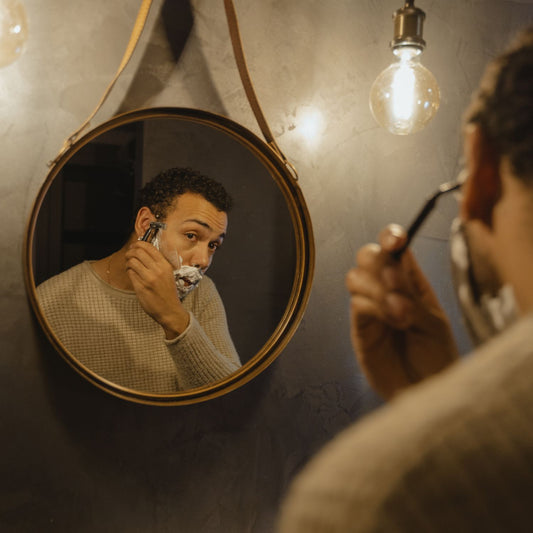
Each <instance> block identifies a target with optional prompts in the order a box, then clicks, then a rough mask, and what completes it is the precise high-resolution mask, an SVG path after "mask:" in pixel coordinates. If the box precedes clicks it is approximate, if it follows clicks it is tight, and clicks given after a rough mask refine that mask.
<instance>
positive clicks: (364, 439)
mask: <svg viewBox="0 0 533 533" xmlns="http://www.w3.org/2000/svg"><path fill="white" fill-rule="evenodd" d="M464 135H465V158H466V169H465V175H466V181H465V182H464V185H463V186H462V188H461V189H462V190H461V192H462V199H461V207H460V217H459V220H458V221H456V223H454V227H453V232H452V238H451V250H452V264H453V266H454V279H455V281H456V284H457V288H458V296H459V301H460V303H461V307H462V308H463V311H464V314H465V319H466V323H467V325H468V327H469V329H470V331H471V333H472V334H473V338H474V341H475V342H476V343H478V344H479V346H478V348H477V349H476V350H475V351H474V352H473V353H472V354H471V355H470V356H468V357H466V358H465V359H464V360H461V361H460V362H458V361H457V358H458V356H457V350H456V347H455V343H454V340H453V338H452V333H451V330H450V326H449V323H448V320H447V319H446V317H445V315H444V312H443V310H442V308H441V307H440V305H439V303H438V302H437V299H436V297H435V295H434V293H433V291H432V289H431V287H430V286H429V284H428V282H427V280H426V279H425V278H424V276H423V274H422V273H421V271H420V270H419V268H418V266H417V264H416V262H415V260H414V258H413V256H412V255H411V253H410V251H409V250H406V252H405V253H404V254H403V255H402V256H401V258H400V259H397V258H394V251H397V250H399V249H401V247H402V245H403V244H404V243H405V239H406V234H405V232H404V231H403V230H402V229H401V228H399V227H398V226H390V227H388V228H386V229H385V230H384V231H383V232H382V234H381V235H380V238H379V245H378V244H370V245H367V246H364V247H363V248H361V249H360V250H359V252H358V254H357V267H356V268H354V269H352V270H351V271H350V272H349V273H348V275H347V278H346V283H347V287H348V290H349V291H350V293H351V318H352V341H353V345H354V349H355V352H356V354H357V358H358V361H359V364H360V367H361V368H362V370H363V371H364V372H365V374H366V376H367V378H368V380H369V382H370V383H371V384H372V386H373V387H374V388H375V389H376V390H377V391H378V392H379V393H380V394H381V395H382V396H383V397H384V398H385V399H386V400H388V401H389V403H388V404H387V405H386V406H385V407H383V408H382V409H380V410H378V411H377V412H376V413H374V414H372V415H370V416H368V417H366V419H364V420H363V421H362V422H360V423H357V424H356V425H354V426H353V427H352V428H350V429H348V430H346V431H345V432H344V433H343V434H341V435H340V436H339V437H338V438H336V439H335V440H334V441H333V442H332V443H331V444H329V445H328V446H326V448H325V449H324V450H323V451H322V452H321V453H320V454H319V455H318V456H317V458H316V459H314V460H313V461H311V463H310V464H309V466H308V467H307V468H306V469H305V470H304V472H303V473H302V474H301V475H300V476H299V477H298V478H297V480H296V482H295V483H294V485H293V486H292V488H291V490H290V492H289V494H288V498H287V500H286V503H285V505H284V508H283V512H282V517H281V523H280V530H281V532H283V533H293V532H302V533H304V532H305V533H312V532H326V531H327V532H347V531H356V532H370V531H371V532H387V533H391V532H409V533H416V532H443V533H444V532H446V533H449V532H453V533H459V532H469V533H471V532H485V533H486V532H510V531H512V532H516V531H524V532H525V531H528V532H529V531H533V28H529V29H528V30H526V31H525V32H524V33H523V34H522V35H521V36H520V39H519V40H518V41H517V42H516V43H515V45H514V46H513V47H511V48H510V49H509V50H508V52H507V53H505V54H504V55H502V56H501V57H500V58H498V59H497V60H496V61H494V62H493V63H492V64H491V65H489V67H488V69H487V72H486V73H485V76H484V78H483V80H482V83H481V87H480V89H479V91H478V93H477V95H476V96H475V98H474V100H473V103H472V104H471V106H470V109H469V110H468V112H467V116H466V125H465V132H464Z"/></svg>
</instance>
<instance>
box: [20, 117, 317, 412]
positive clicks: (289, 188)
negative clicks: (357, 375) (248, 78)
mask: <svg viewBox="0 0 533 533" xmlns="http://www.w3.org/2000/svg"><path fill="white" fill-rule="evenodd" d="M151 118H179V119H181V120H184V121H190V122H194V123H196V124H203V125H206V126H210V127H212V128H214V129H217V130H220V131H222V132H224V133H225V134H227V135H229V136H230V137H232V138H233V139H235V140H237V141H238V142H239V143H241V144H242V145H244V146H245V147H247V148H248V149H249V150H250V151H251V152H252V154H253V155H255V156H256V157H257V158H258V159H259V160H260V161H261V162H262V163H263V164H264V165H265V166H266V168H267V169H268V171H269V173H270V175H271V176H272V178H273V179H274V181H275V182H276V184H277V186H278V187H279V188H280V190H281V192H282V194H283V197H284V198H285V200H286V203H287V207H288V209H289V212H290V216H291V220H292V224H293V229H294V236H295V245H296V268H295V273H294V279H293V283H292V290H291V294H290V297H289V302H288V304H287V307H286V309H285V312H284V314H283V316H282V317H281V320H280V322H279V323H278V326H277V328H276V329H275V331H274V332H273V333H272V335H271V336H270V338H269V339H268V340H267V342H266V343H265V345H264V346H263V347H262V348H261V349H260V350H259V352H258V353H257V354H255V355H254V356H253V357H252V358H251V359H250V360H249V361H248V362H246V363H245V364H244V365H243V366H242V367H241V368H240V369H239V370H238V371H236V372H235V373H233V374H231V375H230V376H228V377H227V378H225V379H223V380H221V381H217V382H214V383H211V384H209V385H205V386H202V387H198V388H194V389H189V390H186V391H180V392H176V393H172V394H153V393H145V392H141V391H137V390H133V389H128V388H125V387H122V386H119V385H117V384H115V383H112V382H110V381H108V380H106V379H103V378H102V377H100V376H99V375H98V374H96V373H95V372H93V371H92V370H90V369H89V368H87V367H86V366H84V365H83V364H81V363H80V362H79V361H78V360H77V359H76V357H74V356H73V355H72V354H71V353H70V352H69V351H68V350H67V349H66V348H65V347H64V346H63V345H62V343H61V341H60V340H59V339H58V338H57V336H56V335H55V333H54V332H53V330H52V328H51V327H50V325H49V324H48V321H47V320H46V317H45V316H44V314H43V313H42V311H41V308H40V306H39V302H38V299H37V293H36V285H35V278H34V271H33V249H32V248H33V240H34V235H35V228H36V223H37V218H38V215H39V210H40V208H41V205H42V203H43V200H44V198H45V196H46V193H47V192H48V190H49V188H50V186H51V184H52V183H53V181H54V179H55V178H56V176H57V174H58V173H59V172H60V171H61V170H62V169H63V167H64V166H65V165H66V163H67V162H68V161H69V160H70V158H71V157H72V156H73V155H74V154H75V153H76V152H78V151H79V150H80V149H81V148H82V147H83V146H85V145H86V144H87V143H89V142H90V141H92V140H93V139H95V138H96V137H98V136H99V135H101V134H102V133H105V132H107V131H109V130H111V129H113V128H116V127H118V126H122V125H125V124H129V123H131V122H135V121H139V120H142V119H151ZM314 261H315V248H314V241H313V230H312V225H311V219H310V216H309V212H308V210H307V206H306V204H305V200H304V198H303V195H302V192H301V190H300V188H299V186H298V184H297V182H296V180H295V178H294V176H293V174H292V173H291V172H290V171H289V170H288V168H287V166H286V165H285V164H284V162H283V161H282V160H281V158H280V157H279V156H278V155H277V153H276V152H275V151H274V150H273V149H272V148H270V146H269V145H268V144H266V143H265V142H264V141H263V140H261V139H260V138H259V137H257V136H256V135H255V134H254V133H252V132H251V131H249V130H248V129H246V128H244V127H243V126H241V125H240V124H238V123H236V122H234V121H232V120H231V119H228V118H226V117H224V116H221V115H217V114H214V113H210V112H207V111H203V110H198V109H191V108H183V107H157V108H147V109H139V110H135V111H131V112H128V113H124V114H121V115H117V116H116V117H113V118H112V119H110V120H108V121H107V122H105V123H103V124H101V125H100V126H98V127H96V128H95V129H93V130H91V131H90V132H88V133H87V134H86V135H84V136H83V137H81V138H80V139H79V140H78V141H76V142H75V143H74V144H73V145H72V146H71V147H70V148H69V149H68V150H67V151H65V152H64V153H63V154H62V155H61V157H60V158H59V159H58V160H57V162H56V164H55V165H54V166H53V167H52V169H51V170H50V172H49V173H48V175H47V176H46V179H45V181H44V183H43V185H42V186H41V188H40V190H39V193H38V195H37V198H36V200H35V201H34V204H33V207H32V210H31V214H30V217H29V220H28V223H27V226H26V231H25V237H24V246H23V268H24V281H25V284H26V290H27V294H28V298H29V301H30V304H31V306H32V308H33V311H34V313H35V315H36V316H37V319H38V321H39V323H40V325H41V327H42V329H43V330H44V332H45V334H46V336H47V337H48V340H49V341H50V342H51V344H52V345H53V347H54V348H55V349H56V350H57V351H58V352H59V353H60V355H61V356H62V357H63V358H64V359H65V360H66V362H67V363H68V364H69V365H70V366H71V367H73V368H74V370H76V371H77V372H78V373H79V374H81V375H82V376H83V377H84V378H86V379H87V380H88V381H89V382H91V383H92V384H94V385H96V386H97V387H99V388H100V389H102V390H104V391H106V392H108V393H110V394H112V395H114V396H118V397H119V398H122V399H125V400H130V401H133V402H137V403H142V404H151V405H186V404H193V403H198V402H203V401H206V400H209V399H212V398H216V397H218V396H221V395H223V394H227V393H229V392H231V391H233V390H235V389H237V388H238V387H241V386H242V385H244V384H245V383H247V382H249V381H250V380H251V379H253V378H254V377H255V376H257V375H258V374H260V373H261V372H262V371H263V370H264V369H266V368H267V367H268V366H269V365H270V364H271V363H272V362H273V361H274V360H275V359H276V358H277V357H278V355H279V354H280V353H281V351H282V350H283V348H285V346H286V345H287V343H288V342H289V341H290V339H291V338H292V336H293V335H294V333H295V331H296V329H297V327H298V325H299V323H300V321H301V319H302V317H303V314H304V311H305V308H306V306H307V302H308V299H309V294H310V290H311V284H312V280H313V273H314Z"/></svg>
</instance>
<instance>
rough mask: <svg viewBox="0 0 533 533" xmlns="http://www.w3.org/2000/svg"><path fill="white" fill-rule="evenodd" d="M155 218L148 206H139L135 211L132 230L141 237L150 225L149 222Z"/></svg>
mask: <svg viewBox="0 0 533 533" xmlns="http://www.w3.org/2000/svg"><path fill="white" fill-rule="evenodd" d="M156 220H157V219H156V217H155V215H154V214H153V213H152V211H151V210H150V208H149V207H141V208H140V209H139V211H137V217H136V218H135V226H134V230H135V233H136V234H137V237H138V238H140V237H142V236H143V235H144V234H145V232H146V230H147V229H148V228H149V227H150V222H155V221H156Z"/></svg>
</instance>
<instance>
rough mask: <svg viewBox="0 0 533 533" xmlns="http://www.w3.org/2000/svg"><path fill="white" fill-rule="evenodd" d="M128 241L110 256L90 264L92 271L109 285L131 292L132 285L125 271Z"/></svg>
mask: <svg viewBox="0 0 533 533" xmlns="http://www.w3.org/2000/svg"><path fill="white" fill-rule="evenodd" d="M130 241H131V239H130V240H128V242H127V243H126V244H125V245H124V246H123V247H122V248H120V249H119V250H117V251H116V252H113V253H112V254H111V255H108V256H107V257H104V258H102V259H100V260H98V261H95V262H94V263H92V267H93V269H94V271H95V272H96V273H97V274H98V275H99V276H100V277H101V278H102V279H103V280H104V281H105V282H106V283H107V284H109V285H111V286H112V287H115V288H116V289H122V290H126V291H132V290H133V285H132V283H131V280H130V277H129V276H128V272H127V270H126V251H127V250H128V247H129V245H130Z"/></svg>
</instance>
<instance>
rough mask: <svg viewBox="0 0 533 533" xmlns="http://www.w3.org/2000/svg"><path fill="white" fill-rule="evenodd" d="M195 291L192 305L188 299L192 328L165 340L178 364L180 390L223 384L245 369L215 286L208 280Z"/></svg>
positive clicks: (189, 327) (190, 325)
mask: <svg viewBox="0 0 533 533" xmlns="http://www.w3.org/2000/svg"><path fill="white" fill-rule="evenodd" d="M195 292H197V294H195V296H196V298H193V299H192V302H191V303H189V302H187V299H186V300H185V307H186V308H188V310H189V313H190V323H189V326H188V327H187V329H186V330H185V331H184V332H183V333H182V334H181V335H180V336H179V337H177V338H176V339H172V340H170V341H165V342H166V344H167V347H168V350H169V352H170V355H171V357H172V360H173V361H174V364H175V365H176V370H177V374H178V381H179V385H180V389H190V388H194V387H200V386H202V385H206V384H208V383H212V382H214V381H219V380H221V379H224V378H225V377H227V376H228V375H230V374H232V373H233V372H235V371H236V370H238V369H239V368H240V366H241V362H240V360H239V356H238V354H237V351H236V349H235V346H234V344H233V341H232V340H231V336H230V333H229V330H228V324H227V319H226V312H225V310H224V305H223V303H222V300H221V298H220V295H219V294H218V291H217V289H216V287H215V284H214V283H213V281H212V280H211V279H210V278H208V277H204V278H203V280H202V281H201V282H200V284H199V286H198V288H197V289H196V290H195Z"/></svg>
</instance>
